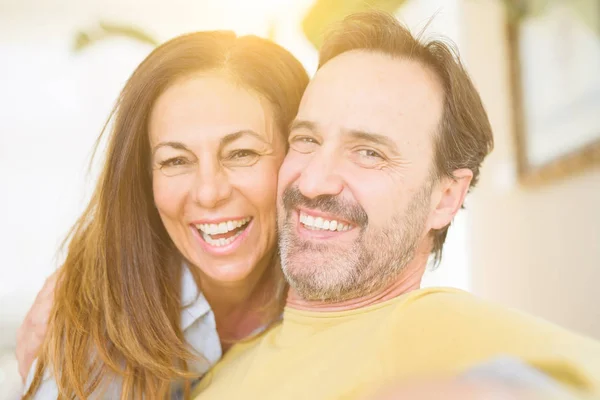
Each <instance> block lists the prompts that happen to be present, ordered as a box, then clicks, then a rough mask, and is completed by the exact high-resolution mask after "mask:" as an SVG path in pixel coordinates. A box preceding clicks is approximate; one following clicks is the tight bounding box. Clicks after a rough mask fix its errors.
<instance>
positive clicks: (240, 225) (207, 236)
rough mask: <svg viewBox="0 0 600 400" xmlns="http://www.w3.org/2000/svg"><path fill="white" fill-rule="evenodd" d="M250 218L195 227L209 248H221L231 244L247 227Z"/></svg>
mask: <svg viewBox="0 0 600 400" xmlns="http://www.w3.org/2000/svg"><path fill="white" fill-rule="evenodd" d="M250 221H252V218H251V217H247V218H243V219H238V220H231V221H224V222H220V223H218V224H197V225H195V227H196V229H197V230H198V233H199V234H200V237H202V239H203V240H204V241H205V242H206V243H208V244H209V245H211V246H214V247H223V246H227V245H228V244H231V243H233V241H234V240H235V239H237V238H238V236H240V235H241V234H242V233H243V232H244V231H245V230H246V228H247V227H248V224H249V223H250Z"/></svg>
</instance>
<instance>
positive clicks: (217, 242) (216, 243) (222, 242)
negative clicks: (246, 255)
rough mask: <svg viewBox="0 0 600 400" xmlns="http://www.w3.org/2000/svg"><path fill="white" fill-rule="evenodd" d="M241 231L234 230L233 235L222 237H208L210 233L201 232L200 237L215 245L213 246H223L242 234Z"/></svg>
mask: <svg viewBox="0 0 600 400" xmlns="http://www.w3.org/2000/svg"><path fill="white" fill-rule="evenodd" d="M242 232H243V230H242V231H239V232H236V233H235V234H234V235H233V236H231V237H229V238H227V239H224V238H221V239H213V238H212V237H210V235H209V234H208V233H204V232H202V239H204V241H205V242H206V243H208V244H210V245H211V246H215V247H223V246H227V245H228V244H230V243H233V241H234V240H235V239H236V238H237V237H238V236H240V235H241V234H242Z"/></svg>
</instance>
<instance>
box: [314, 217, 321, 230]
mask: <svg viewBox="0 0 600 400" xmlns="http://www.w3.org/2000/svg"><path fill="white" fill-rule="evenodd" d="M315 226H316V227H317V228H322V227H323V218H321V217H317V218H316V219H315Z"/></svg>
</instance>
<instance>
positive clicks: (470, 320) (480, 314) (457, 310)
mask: <svg viewBox="0 0 600 400" xmlns="http://www.w3.org/2000/svg"><path fill="white" fill-rule="evenodd" d="M395 313H396V316H397V318H398V319H399V320H403V319H405V318H406V319H410V320H414V322H419V323H421V324H423V325H430V324H432V325H437V326H440V327H441V326H447V327H453V328H455V329H458V330H459V331H462V330H463V329H466V330H483V331H487V332H489V333H500V332H504V334H510V333H514V334H519V335H522V334H525V333H529V334H531V335H540V334H544V335H548V334H549V335H551V336H556V337H569V338H575V337H577V338H578V339H581V340H589V339H587V338H584V337H582V336H580V335H578V334H575V333H573V332H571V331H569V330H567V329H565V328H563V327H560V326H558V325H556V324H554V323H552V322H549V321H547V320H545V319H543V318H540V317H536V316H533V315H531V314H528V313H526V312H523V311H520V310H517V309H514V308H510V307H507V306H503V305H501V304H498V303H495V302H492V301H489V300H486V299H483V298H480V297H478V296H476V295H474V294H472V293H469V292H466V291H463V290H459V289H454V288H426V289H419V290H416V291H414V292H412V293H410V294H409V295H408V297H407V299H406V301H405V302H404V305H403V306H402V307H398V308H397V310H396V312H395Z"/></svg>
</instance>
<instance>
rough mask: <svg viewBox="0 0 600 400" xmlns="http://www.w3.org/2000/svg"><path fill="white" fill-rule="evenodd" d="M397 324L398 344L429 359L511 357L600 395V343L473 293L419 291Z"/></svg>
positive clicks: (408, 301)
mask: <svg viewBox="0 0 600 400" xmlns="http://www.w3.org/2000/svg"><path fill="white" fill-rule="evenodd" d="M393 322H394V329H393V330H394V332H393V335H394V336H395V338H399V337H401V338H402V339H403V341H404V342H407V341H410V342H411V343H412V344H413V347H414V348H420V349H424V350H422V352H425V353H427V354H426V355H427V356H431V354H437V353H440V354H441V353H444V354H446V355H447V356H448V357H449V358H450V359H452V360H455V361H454V362H456V363H457V365H458V364H460V362H459V360H461V361H462V362H464V366H468V365H469V364H474V363H481V362H485V361H486V360H490V359H493V358H496V357H499V356H510V357H513V358H515V359H518V360H521V361H523V362H525V363H527V364H529V365H532V366H534V367H536V368H538V369H539V370H540V371H543V372H545V373H548V374H549V375H550V376H553V377H556V378H558V379H564V380H565V381H566V382H571V381H577V380H579V381H581V382H586V383H587V384H588V385H590V386H589V387H593V388H594V389H593V390H594V391H595V392H598V391H600V378H599V377H600V343H599V342H597V341H595V340H592V339H590V338H587V337H584V336H582V335H579V334H577V333H574V332H571V331H569V330H567V329H565V328H563V327H560V326H558V325H556V324H554V323H551V322H549V321H546V320H544V319H542V318H538V317H535V316H532V315H529V314H527V313H525V312H522V311H519V310H515V309H511V308H508V307H504V306H501V305H499V304H496V303H493V302H490V301H486V300H484V299H481V298H479V297H477V296H475V295H473V294H470V293H468V292H464V291H460V290H456V289H446V288H431V289H421V290H417V291H415V292H413V293H411V294H410V295H409V296H408V297H407V298H406V301H405V302H404V305H403V306H399V307H397V309H396V310H395V311H394V315H393ZM401 342H402V341H401ZM419 355H423V354H421V353H419ZM565 377H566V378H565ZM583 386H585V385H583Z"/></svg>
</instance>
